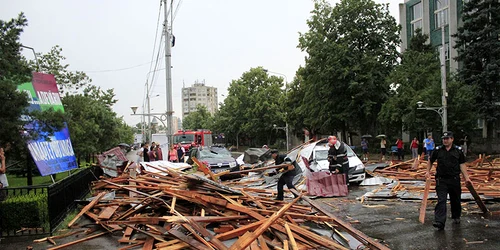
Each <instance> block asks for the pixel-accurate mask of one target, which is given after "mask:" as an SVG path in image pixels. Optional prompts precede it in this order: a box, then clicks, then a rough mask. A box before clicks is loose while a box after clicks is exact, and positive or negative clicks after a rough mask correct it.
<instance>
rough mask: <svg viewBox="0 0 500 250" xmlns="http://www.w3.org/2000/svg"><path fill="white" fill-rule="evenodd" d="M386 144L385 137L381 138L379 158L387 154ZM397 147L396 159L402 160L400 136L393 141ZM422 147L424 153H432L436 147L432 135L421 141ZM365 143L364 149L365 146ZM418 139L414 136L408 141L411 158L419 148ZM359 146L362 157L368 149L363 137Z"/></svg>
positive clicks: (416, 155)
mask: <svg viewBox="0 0 500 250" xmlns="http://www.w3.org/2000/svg"><path fill="white" fill-rule="evenodd" d="M386 144H387V141H386V140H385V138H381V141H380V155H381V160H382V161H384V160H385V156H386V154H387V149H386ZM394 144H395V145H396V148H397V156H398V160H404V142H403V140H402V139H401V138H398V139H397V140H396V142H395V143H394ZM423 144H424V145H423V147H424V150H425V155H426V156H427V157H429V155H431V154H432V151H433V150H434V148H435V147H436V144H435V143H434V139H433V138H432V135H429V136H428V137H427V138H426V139H424V141H423ZM364 145H366V149H365V146H364ZM419 145H420V143H419V141H418V139H417V137H414V138H413V140H412V141H411V143H410V150H411V156H412V159H415V158H418V148H419ZM361 146H362V147H363V154H364V155H363V157H365V154H367V151H368V146H367V142H366V140H365V139H364V138H363V141H361Z"/></svg>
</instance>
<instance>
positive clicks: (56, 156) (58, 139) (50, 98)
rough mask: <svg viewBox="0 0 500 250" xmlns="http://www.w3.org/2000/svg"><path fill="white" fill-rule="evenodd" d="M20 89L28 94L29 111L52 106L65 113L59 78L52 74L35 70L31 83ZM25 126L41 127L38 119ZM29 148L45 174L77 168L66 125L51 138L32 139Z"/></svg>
mask: <svg viewBox="0 0 500 250" xmlns="http://www.w3.org/2000/svg"><path fill="white" fill-rule="evenodd" d="M18 90H19V91H24V92H26V93H27V94H28V98H29V100H28V101H29V103H30V106H29V107H28V110H29V111H33V110H41V111H44V110H48V109H49V108H53V109H54V110H60V111H62V112H64V107H63V105H62V102H61V98H60V96H59V90H58V88H57V84H56V79H55V78H54V76H53V75H49V74H43V73H37V72H34V73H33V80H32V82H28V83H24V84H21V85H19V86H18ZM26 127H27V128H29V129H37V127H38V126H37V124H36V122H32V123H29V124H28V125H26ZM28 148H29V150H30V153H31V156H32V157H33V160H34V161H35V163H36V166H37V167H38V170H39V171H40V174H41V175H42V176H46V175H51V174H55V173H60V172H65V171H68V170H70V169H74V168H77V167H78V165H77V163H76V157H75V153H74V152H73V146H72V145H71V140H70V138H69V130H68V127H67V126H65V127H64V128H63V129H61V130H60V131H58V132H56V133H54V135H52V136H49V137H48V138H40V139H37V140H31V141H29V142H28Z"/></svg>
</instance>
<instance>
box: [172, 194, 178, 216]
mask: <svg viewBox="0 0 500 250" xmlns="http://www.w3.org/2000/svg"><path fill="white" fill-rule="evenodd" d="M176 201H177V196H174V197H173V198H172V205H170V213H171V214H173V213H174V210H175V202H176Z"/></svg>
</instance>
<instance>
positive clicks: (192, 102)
mask: <svg viewBox="0 0 500 250" xmlns="http://www.w3.org/2000/svg"><path fill="white" fill-rule="evenodd" d="M198 105H203V106H205V107H206V108H207V110H208V112H210V114H215V112H216V111H217V109H218V98H217V88H215V87H209V86H206V85H205V80H203V81H202V82H198V81H196V82H195V83H194V84H193V85H192V86H191V87H183V88H182V117H183V118H184V117H186V116H187V115H189V113H191V112H194V111H196V107H197V106H198Z"/></svg>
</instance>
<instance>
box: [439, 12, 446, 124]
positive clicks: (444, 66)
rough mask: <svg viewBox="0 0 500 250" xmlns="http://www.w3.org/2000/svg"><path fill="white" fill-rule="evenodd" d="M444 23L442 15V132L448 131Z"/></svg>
mask: <svg viewBox="0 0 500 250" xmlns="http://www.w3.org/2000/svg"><path fill="white" fill-rule="evenodd" d="M444 27H445V22H444V15H443V23H442V25H441V44H442V46H441V51H440V52H441V53H440V57H441V90H442V95H441V105H442V106H443V132H445V131H448V108H447V106H448V105H447V101H446V97H447V96H448V93H447V92H446V55H445V54H446V49H445V47H444V46H445V30H444Z"/></svg>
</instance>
